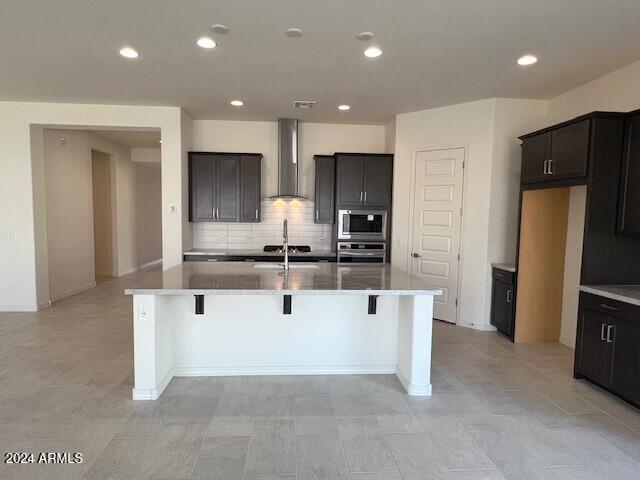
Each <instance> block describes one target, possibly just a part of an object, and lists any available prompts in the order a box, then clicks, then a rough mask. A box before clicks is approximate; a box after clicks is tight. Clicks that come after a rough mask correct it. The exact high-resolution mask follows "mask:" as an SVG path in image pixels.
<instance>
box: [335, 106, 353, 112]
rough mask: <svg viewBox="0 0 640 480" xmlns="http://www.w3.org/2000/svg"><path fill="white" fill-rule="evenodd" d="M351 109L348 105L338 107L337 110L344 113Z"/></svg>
mask: <svg viewBox="0 0 640 480" xmlns="http://www.w3.org/2000/svg"><path fill="white" fill-rule="evenodd" d="M350 109H351V107H350V106H349V105H338V110H342V111H343V112H346V111H347V110H350Z"/></svg>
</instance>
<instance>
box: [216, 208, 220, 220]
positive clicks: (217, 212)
mask: <svg viewBox="0 0 640 480" xmlns="http://www.w3.org/2000/svg"><path fill="white" fill-rule="evenodd" d="M216 218H220V211H219V210H218V209H217V208H216Z"/></svg>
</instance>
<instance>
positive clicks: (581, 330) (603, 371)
mask: <svg viewBox="0 0 640 480" xmlns="http://www.w3.org/2000/svg"><path fill="white" fill-rule="evenodd" d="M608 323H609V319H608V317H607V316H606V315H604V314H602V313H599V312H596V311H595V310H591V309H589V308H583V307H581V308H580V309H579V310H578V338H577V352H576V353H577V355H576V362H577V366H578V370H579V371H580V373H582V374H583V375H585V376H586V377H589V378H590V379H592V380H594V381H596V382H598V383H600V384H602V385H606V384H608V383H609V375H607V371H608V365H607V364H608V344H607V341H606V333H607V325H608Z"/></svg>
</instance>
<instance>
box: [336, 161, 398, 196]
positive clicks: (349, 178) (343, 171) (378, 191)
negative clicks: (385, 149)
mask: <svg viewBox="0 0 640 480" xmlns="http://www.w3.org/2000/svg"><path fill="white" fill-rule="evenodd" d="M392 188H393V155H386V154H343V153H337V154H336V200H337V203H338V206H346V207H348V206H372V207H374V206H375V207H388V206H390V205H391V199H392Z"/></svg>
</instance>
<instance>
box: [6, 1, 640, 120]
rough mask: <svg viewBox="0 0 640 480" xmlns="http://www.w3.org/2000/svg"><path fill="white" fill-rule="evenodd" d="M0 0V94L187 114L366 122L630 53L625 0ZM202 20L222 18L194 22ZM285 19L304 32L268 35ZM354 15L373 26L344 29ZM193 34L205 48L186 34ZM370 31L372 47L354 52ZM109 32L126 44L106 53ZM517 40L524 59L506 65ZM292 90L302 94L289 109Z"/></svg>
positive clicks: (533, 93) (561, 79)
mask: <svg viewBox="0 0 640 480" xmlns="http://www.w3.org/2000/svg"><path fill="white" fill-rule="evenodd" d="M1 10H2V11H1V15H0V65H1V66H2V68H0V100H25V101H52V102H83V103H105V104H129V105H167V106H180V107H184V108H185V109H186V110H187V111H188V112H189V113H190V114H191V115H192V116H193V117H194V118H210V119H238V120H241V119H244V120H274V119H276V118H277V117H280V116H296V117H297V118H300V119H301V120H304V121H318V122H345V123H373V124H380V123H385V122H387V121H389V120H390V119H391V118H392V117H393V115H394V114H398V113H404V112H410V111H416V110H421V109H426V108H432V107H437V106H442V105H448V104H453V103H460V102H465V101H470V100H476V99H481V98H488V97H528V98H550V97H552V96H554V95H557V94H558V93H561V92H563V91H566V90H569V89H571V88H573V87H576V86H578V85H580V84H582V83H585V82H587V81H589V80H591V79H593V78H596V77H598V76H600V75H602V74H605V73H607V72H610V71H612V70H614V69H616V68H618V67H621V66H622V65H625V64H628V63H631V62H632V61H635V60H637V59H639V58H640V28H638V25H640V1H638V0H607V1H602V0H562V1H558V0H484V1H479V0H431V1H426V0H397V1H389V0H322V1H301V0H269V1H265V0H234V1H229V0H226V1H224V0H189V1H184V0H182V1H177V0H136V1H135V2H131V1H130V0H109V1H104V0H63V1H56V2H52V1H51V0H23V1H13V2H10V1H2V9H1ZM214 23H223V24H225V25H227V26H228V27H229V28H230V32H229V33H228V34H223V35H220V34H214V33H212V32H210V30H209V26H210V25H211V24H214ZM289 27H298V28H301V29H303V30H304V36H303V37H302V38H295V39H294V38H288V37H286V36H284V35H283V32H284V31H285V30H286V29H287V28H289ZM361 31H372V32H374V33H375V34H376V37H375V38H374V39H373V41H368V42H362V41H359V40H356V39H355V38H354V37H355V35H356V34H357V33H358V32H361ZM206 34H209V35H211V37H212V38H214V39H215V40H216V41H217V42H218V44H219V46H218V47H217V48H215V49H213V50H204V49H201V48H198V47H196V46H195V41H196V39H197V38H198V37H200V36H202V35H206ZM370 44H376V45H378V46H379V47H380V48H381V49H382V51H383V54H382V56H381V57H379V58H377V59H368V58H365V57H364V55H363V54H362V51H363V50H364V48H365V47H366V46H368V45H370ZM124 45H130V46H132V47H135V48H136V49H137V50H138V51H139V52H140V58H139V59H137V60H127V59H124V58H122V57H120V56H119V54H118V50H119V49H120V48H121V47H122V46H124ZM530 52H531V53H535V54H536V55H538V56H539V58H540V62H539V63H538V64H537V65H534V66H531V67H527V68H522V67H519V66H518V65H516V63H515V60H516V59H517V58H518V57H519V56H520V55H522V54H524V53H530ZM234 98H240V99H242V100H244V101H245V106H244V107H242V108H239V109H238V108H234V107H231V106H230V105H229V101H230V100H231V99H234ZM302 99H311V100H316V101H317V102H318V103H317V105H316V107H315V108H314V109H313V110H310V111H307V112H304V111H300V110H296V109H294V108H293V107H292V102H293V100H302ZM341 103H347V104H349V105H351V107H352V108H351V110H350V111H348V112H339V111H338V110H337V105H339V104H341Z"/></svg>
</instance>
